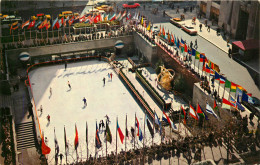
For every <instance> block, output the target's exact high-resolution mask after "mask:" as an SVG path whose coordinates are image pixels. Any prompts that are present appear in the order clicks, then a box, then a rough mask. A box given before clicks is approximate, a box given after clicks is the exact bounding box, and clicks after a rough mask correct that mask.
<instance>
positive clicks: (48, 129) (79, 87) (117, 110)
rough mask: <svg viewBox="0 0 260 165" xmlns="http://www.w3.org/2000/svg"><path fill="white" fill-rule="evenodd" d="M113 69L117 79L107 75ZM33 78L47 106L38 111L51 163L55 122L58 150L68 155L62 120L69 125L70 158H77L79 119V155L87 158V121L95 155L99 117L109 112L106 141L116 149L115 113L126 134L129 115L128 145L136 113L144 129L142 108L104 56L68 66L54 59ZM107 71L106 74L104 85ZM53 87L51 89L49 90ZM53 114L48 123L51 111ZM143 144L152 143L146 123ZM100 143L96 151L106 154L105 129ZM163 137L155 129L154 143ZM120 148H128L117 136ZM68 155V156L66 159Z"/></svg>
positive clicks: (138, 145) (39, 102) (36, 95)
mask: <svg viewBox="0 0 260 165" xmlns="http://www.w3.org/2000/svg"><path fill="white" fill-rule="evenodd" d="M110 72H112V73H113V80H112V81H107V80H108V75H107V74H108V73H110ZM29 75H30V80H31V84H32V90H33V96H34V99H35V104H36V108H37V109H39V108H40V105H42V106H43V113H42V114H40V112H39V111H38V115H39V121H40V127H41V130H42V131H43V132H44V136H45V137H47V138H48V143H47V145H48V146H49V147H50V148H51V153H50V154H49V155H48V162H49V164H54V155H55V145H54V127H55V131H56V137H57V140H58V144H59V148H60V153H63V155H64V156H65V145H64V126H65V128H66V135H67V140H68V142H69V154H68V163H72V162H75V161H76V159H77V157H76V152H75V149H74V139H75V124H76V125H77V129H78V134H79V147H78V156H79V161H81V160H86V159H87V152H86V151H87V147H86V121H87V122H88V134H89V137H88V138H89V141H88V143H89V154H91V155H92V156H94V155H95V132H96V121H97V123H99V121H100V120H102V119H103V120H104V122H105V117H104V116H105V115H106V114H107V115H108V116H109V117H110V120H111V123H110V125H109V126H110V130H111V133H112V143H111V144H110V143H108V144H107V147H108V153H111V151H114V152H115V150H116V142H115V141H116V117H118V123H119V126H120V128H121V130H122V132H123V134H124V135H125V118H126V114H127V128H128V131H129V136H130V137H129V139H127V141H126V143H127V150H129V149H132V148H133V144H134V143H133V142H131V139H132V138H131V133H130V128H131V126H134V122H135V120H134V116H135V113H136V116H137V118H138V120H139V123H140V125H141V129H142V132H143V133H144V113H143V111H142V109H141V107H140V106H139V105H138V104H137V102H136V101H135V99H134V98H133V97H132V96H131V94H130V93H129V91H128V90H127V88H126V87H125V86H124V85H123V83H122V82H121V80H120V79H119V77H118V76H117V75H116V73H115V72H114V71H113V70H112V69H111V67H110V66H109V64H108V63H106V62H102V61H96V60H94V61H84V62H77V63H69V64H68V68H67V70H66V71H65V70H64V65H53V66H46V67H39V68H37V69H35V70H33V71H31V72H30V73H29ZM103 77H105V78H106V85H105V86H103V81H102V79H103ZM67 81H70V84H71V87H72V89H71V90H69V87H68V84H67ZM50 87H51V88H52V95H51V96H50V91H49V89H50ZM83 97H86V99H87V107H86V108H84V107H83V101H82V99H83ZM48 114H49V115H50V120H51V121H50V124H48V121H47V118H46V117H47V115H48ZM145 127H146V128H145V129H146V135H145V145H148V146H150V145H151V142H152V138H151V135H150V133H149V131H148V128H147V125H145ZM101 132H102V131H101ZM100 138H101V141H102V148H101V149H99V150H98V155H101V156H105V154H106V152H105V140H104V132H103V133H101V134H100ZM160 141H161V138H160V136H159V134H158V133H156V134H155V138H154V143H157V144H159V143H160ZM117 144H118V150H117V151H118V152H120V151H121V150H124V149H125V144H122V143H121V142H120V139H119V136H118V141H117ZM141 147H143V143H142V142H140V141H139V140H138V139H137V138H136V148H141ZM63 160H64V161H65V157H64V159H63Z"/></svg>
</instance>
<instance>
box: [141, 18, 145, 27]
mask: <svg viewBox="0 0 260 165" xmlns="http://www.w3.org/2000/svg"><path fill="white" fill-rule="evenodd" d="M143 24H144V19H143V17H142V19H141V25H143Z"/></svg>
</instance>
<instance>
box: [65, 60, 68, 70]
mask: <svg viewBox="0 0 260 165" xmlns="http://www.w3.org/2000/svg"><path fill="white" fill-rule="evenodd" d="M67 65H68V64H67V61H65V70H66V69H67Z"/></svg>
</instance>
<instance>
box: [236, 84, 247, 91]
mask: <svg viewBox="0 0 260 165" xmlns="http://www.w3.org/2000/svg"><path fill="white" fill-rule="evenodd" d="M237 88H239V89H240V90H241V91H246V89H245V88H243V87H242V86H240V85H237Z"/></svg>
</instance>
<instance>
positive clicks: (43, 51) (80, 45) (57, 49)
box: [6, 35, 134, 60]
mask: <svg viewBox="0 0 260 165" xmlns="http://www.w3.org/2000/svg"><path fill="white" fill-rule="evenodd" d="M117 40H122V41H123V42H124V43H125V48H124V49H123V50H129V46H130V47H131V45H132V44H133V41H134V39H133V35H129V36H121V37H117V38H107V39H101V40H92V41H84V42H75V43H66V44H56V45H48V46H39V47H31V48H21V49H14V50H7V51H6V53H7V56H8V58H11V59H13V60H15V59H18V57H19V55H20V53H21V52H28V53H29V54H30V55H31V56H32V57H33V56H43V55H57V54H65V53H69V52H74V51H85V50H93V49H102V48H111V47H114V45H115V42H116V41H117Z"/></svg>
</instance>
